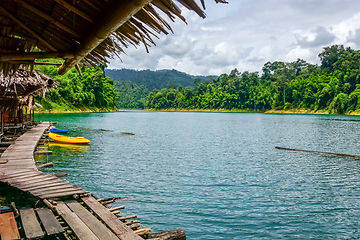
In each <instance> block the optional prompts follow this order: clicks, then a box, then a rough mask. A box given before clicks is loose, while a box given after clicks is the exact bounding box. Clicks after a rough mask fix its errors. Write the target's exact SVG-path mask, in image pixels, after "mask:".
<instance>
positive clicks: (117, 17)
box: [58, 0, 152, 75]
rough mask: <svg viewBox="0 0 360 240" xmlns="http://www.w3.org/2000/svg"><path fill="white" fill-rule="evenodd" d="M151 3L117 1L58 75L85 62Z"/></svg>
mask: <svg viewBox="0 0 360 240" xmlns="http://www.w3.org/2000/svg"><path fill="white" fill-rule="evenodd" d="M151 1H152V0H133V1H115V4H114V5H112V6H111V7H110V8H109V11H108V13H107V14H105V15H104V16H107V17H106V18H104V20H103V21H101V22H100V23H99V25H98V27H97V28H96V29H95V31H94V32H92V33H91V34H90V35H89V36H88V37H87V39H86V40H85V41H84V42H82V43H81V45H80V46H79V47H78V49H77V50H76V51H75V53H74V55H75V57H74V58H69V59H67V60H65V62H64V63H63V64H62V65H61V66H60V67H59V69H58V73H59V74H60V75H63V74H65V73H66V72H67V71H69V70H70V69H71V68H72V67H74V66H75V64H77V63H79V62H80V61H81V60H83V59H84V58H85V57H86V56H87V55H88V54H89V53H90V52H91V51H93V50H94V49H95V48H96V47H97V46H99V44H101V43H102V42H103V41H104V40H105V39H106V38H108V37H109V36H110V34H111V33H112V32H114V31H115V30H116V29H118V28H119V27H120V26H121V25H123V24H124V23H125V22H126V21H127V20H129V19H130V18H131V17H132V16H133V15H135V14H136V13H137V12H138V11H139V10H140V9H142V8H143V7H144V6H146V5H147V4H149V3H150V2H151Z"/></svg>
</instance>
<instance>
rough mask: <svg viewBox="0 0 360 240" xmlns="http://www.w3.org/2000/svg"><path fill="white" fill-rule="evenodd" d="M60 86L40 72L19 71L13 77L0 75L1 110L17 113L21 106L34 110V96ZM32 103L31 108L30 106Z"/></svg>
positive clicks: (13, 73)
mask: <svg viewBox="0 0 360 240" xmlns="http://www.w3.org/2000/svg"><path fill="white" fill-rule="evenodd" d="M58 86H59V83H58V82H57V81H54V80H53V79H51V78H49V77H48V76H46V75H44V74H42V73H40V72H39V71H38V70H33V71H30V70H26V69H21V68H20V69H18V70H17V71H16V72H12V74H11V75H8V76H5V75H4V74H3V73H0V110H1V111H3V112H4V111H15V110H16V109H17V107H18V106H19V104H20V105H21V104H22V105H25V106H27V108H28V109H31V108H32V105H33V103H34V102H33V96H38V95H40V94H42V93H44V92H48V91H49V90H50V89H51V88H56V87H58ZM29 102H31V106H28V105H29Z"/></svg>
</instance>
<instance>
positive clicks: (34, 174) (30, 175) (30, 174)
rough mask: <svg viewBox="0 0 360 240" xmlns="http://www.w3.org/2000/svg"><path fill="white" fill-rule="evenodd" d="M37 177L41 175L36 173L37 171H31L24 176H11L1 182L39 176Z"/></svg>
mask: <svg viewBox="0 0 360 240" xmlns="http://www.w3.org/2000/svg"><path fill="white" fill-rule="evenodd" d="M37 175H39V173H38V172H36V171H31V172H26V173H24V174H23V175H18V176H10V177H8V178H3V179H1V180H10V179H12V178H16V179H21V178H29V177H32V176H37Z"/></svg>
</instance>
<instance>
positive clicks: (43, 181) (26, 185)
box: [14, 176, 59, 189]
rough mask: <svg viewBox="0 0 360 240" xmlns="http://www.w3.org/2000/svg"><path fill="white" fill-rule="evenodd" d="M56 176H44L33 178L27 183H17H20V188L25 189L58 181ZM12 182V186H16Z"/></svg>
mask: <svg viewBox="0 0 360 240" xmlns="http://www.w3.org/2000/svg"><path fill="white" fill-rule="evenodd" d="M58 180H59V179H58V178H56V177H55V178H53V177H52V178H49V177H47V176H46V177H44V178H43V179H38V180H36V181H35V180H34V181H32V182H31V181H29V182H27V183H21V184H17V185H21V187H22V188H24V189H27V188H29V187H35V186H42V184H48V183H52V182H55V181H58ZM17 185H15V184H14V186H17Z"/></svg>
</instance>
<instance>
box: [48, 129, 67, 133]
mask: <svg viewBox="0 0 360 240" xmlns="http://www.w3.org/2000/svg"><path fill="white" fill-rule="evenodd" d="M49 131H50V132H52V133H64V132H68V130H67V129H58V128H50V129H49Z"/></svg>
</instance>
